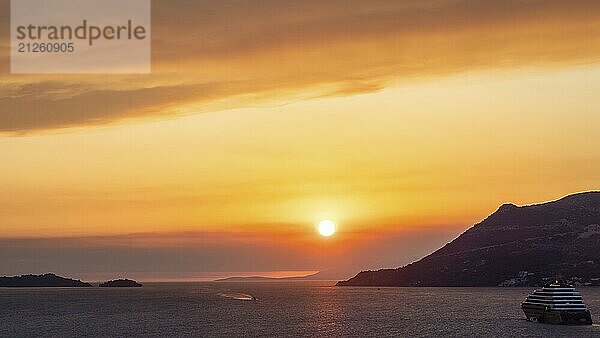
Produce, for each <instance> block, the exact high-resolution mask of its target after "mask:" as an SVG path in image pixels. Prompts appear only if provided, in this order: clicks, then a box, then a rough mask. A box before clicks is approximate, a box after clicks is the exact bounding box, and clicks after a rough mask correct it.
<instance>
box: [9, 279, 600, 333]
mask: <svg viewBox="0 0 600 338" xmlns="http://www.w3.org/2000/svg"><path fill="white" fill-rule="evenodd" d="M530 291H531V289H530V288H526V289H521V288H517V289H511V288H380V289H378V288H336V287H333V286H332V283H329V282H294V283H168V284H149V283H148V284H146V285H145V286H144V287H143V288H139V289H105V288H81V289H79V288H74V289H68V288H67V289H0V335H1V336H9V337H27V336H43V337H49V336H56V337H59V336H60V337H70V336H103V337H109V336H119V337H125V336H126V337H132V336H141V337H153V336H286V337H289V336H361V337H364V336H373V337H383V336H402V337H421V336H422V337H426V336H431V337H435V336H437V337H440V336H443V337H449V336H452V337H454V336H456V337H458V336H460V337H468V336H477V337H481V336H486V337H600V326H599V325H594V326H587V327H572V326H553V325H546V324H538V323H530V322H527V321H526V320H524V315H523V313H522V312H521V309H520V307H519V306H520V302H521V301H522V300H523V299H524V298H525V296H526V295H527V294H528V293H529V292H530ZM580 291H581V292H582V294H583V296H584V298H585V300H586V303H587V304H588V306H589V307H590V308H591V310H592V315H593V317H594V321H595V322H596V323H600V318H599V316H600V288H582V289H581V290H580ZM252 297H256V299H257V300H252Z"/></svg>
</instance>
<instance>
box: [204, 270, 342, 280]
mask: <svg viewBox="0 0 600 338" xmlns="http://www.w3.org/2000/svg"><path fill="white" fill-rule="evenodd" d="M334 276H338V278H339V272H337V271H329V270H327V271H320V272H317V273H313V274H310V275H306V276H297V277H263V276H250V277H228V278H221V279H216V280H214V282H291V281H319V280H337V278H335V277H334ZM346 276H348V275H346Z"/></svg>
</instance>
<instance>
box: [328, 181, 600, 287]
mask: <svg viewBox="0 0 600 338" xmlns="http://www.w3.org/2000/svg"><path fill="white" fill-rule="evenodd" d="M556 277H563V278H566V279H569V280H571V281H573V282H577V283H581V284H586V285H598V284H600V192H587V193H580V194H575V195H570V196H567V197H564V198H562V199H560V200H557V201H553V202H549V203H543V204H537V205H530V206H521V207H519V206H516V205H513V204H505V205H502V206H501V207H500V208H499V209H498V210H497V211H496V212H494V213H493V214H492V215H490V216H489V217H488V218H486V219H485V220H484V221H482V222H481V223H479V224H476V225H475V226H473V227H472V228H470V229H469V230H467V231H466V232H464V233H463V234H462V235H460V236H459V237H458V238H456V239H455V240H453V241H452V242H450V243H448V244H447V245H445V246H444V247H443V248H441V249H439V250H437V251H435V252H434V253H432V254H430V255H429V256H427V257H425V258H423V259H421V260H420V261H417V262H415V263H412V264H409V265H407V266H404V267H401V268H397V269H384V270H379V271H363V272H361V273H359V274H358V275H356V276H355V277H354V278H351V279H350V280H347V281H342V282H339V283H338V284H337V285H338V286H498V285H501V286H535V285H540V284H543V283H544V282H545V281H547V280H549V279H553V278H556Z"/></svg>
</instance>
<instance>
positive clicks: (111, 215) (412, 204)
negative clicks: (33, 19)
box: [0, 0, 600, 280]
mask: <svg viewBox="0 0 600 338" xmlns="http://www.w3.org/2000/svg"><path fill="white" fill-rule="evenodd" d="M8 5H9V1H6V0H0V156H1V158H2V162H1V165H0V186H2V189H0V275H3V274H6V275H11V274H21V273H42V272H48V271H53V272H56V273H61V274H63V275H68V276H74V277H81V278H84V279H88V280H101V279H106V278H113V277H135V278H138V279H140V280H205V279H211V278H218V277H226V276H232V275H266V276H267V275H268V276H292V275H302V274H308V273H312V272H316V271H323V270H326V271H334V272H335V274H334V275H335V276H336V278H338V277H339V278H342V277H349V276H351V275H353V274H355V273H356V272H358V271H360V270H362V269H377V268H384V267H388V268H389V267H398V266H401V265H404V264H407V263H410V262H412V261H414V260H416V259H419V258H421V257H423V256H424V255H426V254H428V253H430V252H432V251H433V250H435V249H437V248H439V247H441V246H442V245H444V244H445V243H447V242H448V241H450V240H452V238H454V237H456V236H457V235H459V234H460V233H461V232H463V231H464V230H466V229H467V228H469V227H470V226H472V225H473V224H475V223H477V222H479V221H481V220H482V219H484V218H485V217H486V216H487V215H489V214H491V213H492V212H494V211H495V210H496V209H497V208H498V207H499V206H500V205H501V204H503V203H507V202H511V203H515V204H518V205H525V204H532V203H539V202H544V201H549V200H554V199H558V198H560V197H562V196H565V195H568V194H571V193H575V192H581V191H589V190H599V189H600V147H598V145H599V144H600V130H599V129H600V114H598V104H599V103H600V102H599V101H600V98H598V95H597V93H598V92H600V3H599V2H597V1H579V0H575V1H569V2H565V1H552V0H549V1H542V0H539V1H538V0H508V1H474V0H431V1H430V0H426V1H402V2H400V1H383V0H380V1H378V0H375V1H368V2H366V1H342V0H332V1H326V2H325V1H300V0H297V1H292V0H284V1H274V0H273V1H271V0H265V1H244V2H241V1H183V0H169V1H166V0H164V1H153V2H152V60H153V61H152V62H153V63H152V74H149V75H110V76H107V75H65V74H62V75H61V74H57V75H13V74H10V72H9V64H10V62H9V56H10V46H9V43H10V42H9V34H10V32H9V27H8V19H9V17H8V12H9V10H8V8H9V7H8ZM323 219H331V220H333V221H334V222H335V223H336V224H337V233H336V234H335V235H334V236H332V237H330V238H323V237H322V236H319V234H318V232H317V231H316V224H317V223H318V222H319V221H320V220H323Z"/></svg>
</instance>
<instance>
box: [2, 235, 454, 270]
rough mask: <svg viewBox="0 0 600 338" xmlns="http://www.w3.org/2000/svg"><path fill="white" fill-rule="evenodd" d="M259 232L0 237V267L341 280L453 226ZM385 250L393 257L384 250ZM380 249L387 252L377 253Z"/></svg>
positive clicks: (431, 241) (436, 243)
mask: <svg viewBox="0 0 600 338" xmlns="http://www.w3.org/2000/svg"><path fill="white" fill-rule="evenodd" d="M288 230H289V231H290V232H285V233H279V234H277V235H273V234H269V233H264V232H263V233H260V232H219V231H216V232H169V233H137V234H129V235H112V236H86V237H62V238H3V239H0V270H1V271H2V273H3V274H6V275H18V274H26V273H45V272H49V271H51V272H55V273H59V274H62V275H67V276H73V277H76V278H83V277H85V276H90V277H87V278H96V279H108V278H115V277H124V276H125V277H130V278H131V277H135V278H141V279H142V280H148V279H157V278H159V279H160V278H165V277H168V278H171V279H186V280H190V279H196V278H206V277H208V276H212V277H214V278H217V277H224V276H229V275H231V274H236V273H249V274H253V273H257V272H264V271H270V272H277V271H315V270H327V269H332V268H333V269H336V270H337V271H340V272H341V273H344V274H345V275H344V276H341V277H340V278H342V277H349V276H352V275H353V274H355V273H356V272H358V271H360V270H361V269H364V268H373V267H377V266H389V267H395V266H399V265H403V264H406V263H409V262H411V261H414V260H416V259H418V258H421V257H422V256H424V255H426V254H427V253H429V252H430V251H432V250H434V249H437V248H439V247H440V246H441V245H443V244H444V243H446V242H448V241H449V240H450V239H451V238H452V237H453V236H455V235H456V234H457V233H458V232H460V230H458V229H457V228H456V227H453V228H452V229H448V228H445V229H443V230H441V229H437V228H427V229H423V228H419V230H418V231H415V230H412V231H398V232H388V233H380V234H377V235H374V234H369V233H361V234H360V241H357V240H354V239H353V238H352V234H346V235H344V234H338V235H336V236H337V237H340V236H341V237H342V238H333V239H331V240H332V241H336V242H337V247H338V248H333V247H329V248H327V249H324V247H323V246H322V245H321V244H320V243H319V242H318V240H316V239H315V238H314V237H313V238H312V239H311V240H310V241H309V240H308V239H307V240H304V241H300V242H298V240H297V239H288V238H287V237H289V236H290V235H293V234H297V231H294V230H293V229H288ZM390 250H391V251H393V252H394V255H393V257H390V255H389V252H390ZM384 253H387V254H384Z"/></svg>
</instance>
